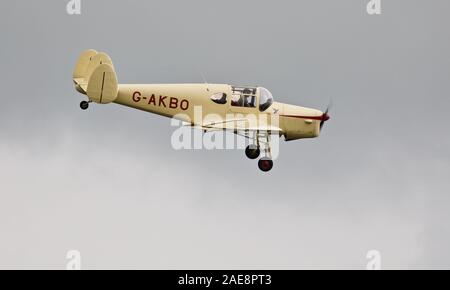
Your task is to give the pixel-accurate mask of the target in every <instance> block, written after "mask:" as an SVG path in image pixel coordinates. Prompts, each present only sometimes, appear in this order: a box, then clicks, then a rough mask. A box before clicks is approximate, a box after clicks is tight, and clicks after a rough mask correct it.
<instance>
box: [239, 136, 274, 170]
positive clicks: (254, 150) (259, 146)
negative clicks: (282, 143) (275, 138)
mask: <svg viewBox="0 0 450 290" xmlns="http://www.w3.org/2000/svg"><path fill="white" fill-rule="evenodd" d="M246 133H247V134H244V135H242V136H244V137H247V138H249V139H253V140H254V141H255V143H254V144H250V145H248V146H247V147H246V148H245V155H246V156H247V157H248V158H249V159H256V158H258V157H259V156H260V155H261V153H262V152H263V154H264V155H263V157H262V158H261V159H259V160H258V167H259V169H260V170H261V171H263V172H267V171H270V170H271V169H272V167H273V160H272V152H271V148H270V132H267V131H262V132H261V131H254V132H253V134H252V135H251V134H249V132H246Z"/></svg>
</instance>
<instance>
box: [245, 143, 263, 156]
mask: <svg viewBox="0 0 450 290" xmlns="http://www.w3.org/2000/svg"><path fill="white" fill-rule="evenodd" d="M259 154H261V151H260V150H259V147H256V146H254V145H249V146H247V148H245V156H247V158H249V159H256V158H258V157H259Z"/></svg>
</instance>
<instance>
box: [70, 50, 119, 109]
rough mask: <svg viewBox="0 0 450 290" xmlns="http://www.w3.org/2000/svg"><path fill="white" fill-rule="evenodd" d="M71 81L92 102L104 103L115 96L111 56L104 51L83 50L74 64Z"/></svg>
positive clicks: (115, 77)
mask: <svg viewBox="0 0 450 290" xmlns="http://www.w3.org/2000/svg"><path fill="white" fill-rule="evenodd" d="M73 81H74V83H75V88H76V90H77V91H78V92H80V93H82V94H85V95H87V96H88V97H89V99H90V100H91V101H93V102H96V103H101V104H106V103H110V102H113V101H114V100H115V99H116V97H117V93H118V83H117V76H116V72H115V70H114V66H113V63H112V61H111V58H110V57H109V56H108V55H107V54H106V53H104V52H97V51H95V50H93V49H88V50H86V51H84V52H83V53H82V54H81V55H80V57H79V58H78V62H77V64H76V66H75V70H74V72H73Z"/></svg>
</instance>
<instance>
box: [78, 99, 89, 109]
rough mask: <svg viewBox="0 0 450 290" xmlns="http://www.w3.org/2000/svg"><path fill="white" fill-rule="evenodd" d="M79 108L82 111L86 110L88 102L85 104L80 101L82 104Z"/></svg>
mask: <svg viewBox="0 0 450 290" xmlns="http://www.w3.org/2000/svg"><path fill="white" fill-rule="evenodd" d="M80 108H81V109H82V110H87V109H88V108H89V102H87V101H82V102H81V103H80Z"/></svg>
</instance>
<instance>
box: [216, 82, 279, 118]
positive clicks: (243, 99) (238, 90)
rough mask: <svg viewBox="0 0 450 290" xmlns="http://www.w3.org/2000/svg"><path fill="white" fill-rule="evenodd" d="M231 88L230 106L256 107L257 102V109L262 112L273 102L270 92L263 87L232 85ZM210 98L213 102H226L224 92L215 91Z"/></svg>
mask: <svg viewBox="0 0 450 290" xmlns="http://www.w3.org/2000/svg"><path fill="white" fill-rule="evenodd" d="M231 89H232V96H231V106H233V107H244V108H256V106H257V105H258V104H259V110H260V111H261V112H264V111H265V110H267V109H268V108H269V107H270V106H271V105H272V103H273V96H272V94H271V93H270V92H269V91H268V90H267V89H265V88H263V87H237V86H232V87H231ZM258 99H259V102H258ZM211 100H212V101H213V102H214V103H216V104H221V105H224V104H226V103H227V102H228V101H227V100H228V98H227V94H225V93H215V94H213V95H212V96H211Z"/></svg>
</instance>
